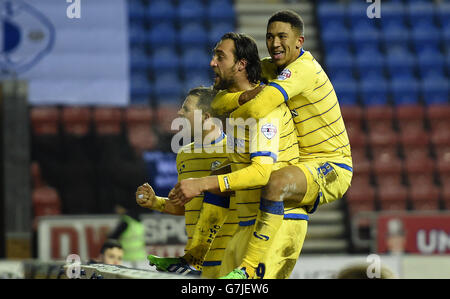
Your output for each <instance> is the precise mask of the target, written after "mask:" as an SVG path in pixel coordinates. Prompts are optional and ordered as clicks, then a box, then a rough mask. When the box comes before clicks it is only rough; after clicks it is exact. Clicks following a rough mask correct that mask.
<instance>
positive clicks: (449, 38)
mask: <svg viewBox="0 0 450 299" xmlns="http://www.w3.org/2000/svg"><path fill="white" fill-rule="evenodd" d="M441 41H442V42H443V44H444V47H445V49H446V51H447V53H449V52H450V23H449V24H447V25H445V26H444V27H442V30H441Z"/></svg>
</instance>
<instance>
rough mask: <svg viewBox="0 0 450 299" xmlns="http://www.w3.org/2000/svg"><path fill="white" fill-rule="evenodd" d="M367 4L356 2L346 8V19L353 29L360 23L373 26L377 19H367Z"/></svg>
mask: <svg viewBox="0 0 450 299" xmlns="http://www.w3.org/2000/svg"><path fill="white" fill-rule="evenodd" d="M367 8H368V4H366V3H361V2H356V3H353V2H352V3H350V4H349V5H348V8H347V17H348V19H349V21H350V24H351V26H352V27H353V28H355V26H358V25H357V24H360V23H367V24H375V23H376V21H377V19H369V18H368V17H367Z"/></svg>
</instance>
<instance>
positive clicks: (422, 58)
mask: <svg viewBox="0 0 450 299" xmlns="http://www.w3.org/2000/svg"><path fill="white" fill-rule="evenodd" d="M417 64H418V67H419V74H420V76H421V77H428V76H429V75H430V74H432V75H441V76H442V75H444V66H445V59H444V56H443V55H442V54H441V52H440V51H438V50H432V49H430V48H425V49H424V50H421V51H419V52H418V53H417Z"/></svg>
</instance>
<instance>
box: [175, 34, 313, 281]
mask: <svg viewBox="0 0 450 299" xmlns="http://www.w3.org/2000/svg"><path fill="white" fill-rule="evenodd" d="M259 66H260V61H259V56H258V51H257V47H256V44H255V42H254V41H253V39H251V38H249V37H247V36H246V35H243V34H236V33H229V34H226V35H224V36H223V37H222V39H221V41H220V42H219V43H218V44H217V46H216V48H215V49H214V55H213V59H212V60H211V67H212V68H213V70H214V72H215V74H216V80H215V86H220V88H225V89H227V91H231V92H232V91H238V90H250V89H252V88H254V87H255V86H257V84H256V82H255V81H254V80H252V81H250V80H251V78H250V77H249V76H250V74H252V73H251V72H249V71H247V69H249V68H252V67H258V68H259ZM258 79H259V77H258ZM243 82H244V83H246V85H247V89H242V88H239V86H238V84H242V83H243ZM248 83H251V84H248ZM248 120H249V119H245V121H244V120H242V121H243V122H241V123H240V121H239V120H237V119H231V120H230V123H231V124H233V125H234V126H233V130H232V131H229V130H228V129H227V134H228V142H227V143H228V145H227V146H228V147H227V149H230V150H231V153H230V155H229V157H228V159H229V160H230V161H231V168H232V172H231V173H228V174H223V175H217V176H209V177H204V178H200V179H188V180H182V181H180V182H179V183H178V184H177V185H176V186H175V188H174V189H173V190H172V191H171V194H170V195H169V197H170V198H171V199H172V200H173V202H174V203H179V204H184V203H185V202H187V201H189V200H190V198H192V197H194V196H197V195H198V194H201V193H202V192H205V191H210V192H227V191H230V190H234V191H236V206H237V210H238V218H239V228H238V230H237V232H236V233H235V235H234V236H233V238H232V239H231V241H230V242H229V243H228V247H227V249H226V251H225V254H224V260H223V262H222V267H221V273H222V274H223V275H225V274H228V273H229V272H231V271H232V270H233V269H235V268H237V269H236V270H235V271H233V272H232V273H231V274H230V275H228V276H226V277H225V278H248V277H250V278H254V277H259V278H263V277H265V278H287V277H288V276H289V275H290V273H291V271H292V269H293V266H294V265H295V262H296V260H297V259H298V255H299V254H300V250H301V247H302V245H303V240H304V237H305V235H306V226H307V222H306V221H304V220H307V219H308V216H307V215H306V211H305V210H304V209H303V208H302V207H300V206H299V205H298V203H286V204H285V203H283V201H282V200H276V201H272V200H268V199H266V198H264V197H261V187H263V186H264V185H265V184H266V183H267V181H268V179H269V177H270V173H271V172H272V170H274V169H278V168H281V167H284V166H287V165H292V163H295V162H297V159H298V146H297V139H296V134H295V132H296V131H295V127H294V124H293V121H292V117H291V115H290V111H289V109H288V108H287V106H286V105H285V104H283V103H281V104H280V105H278V107H276V108H275V109H274V110H273V111H271V112H270V113H268V114H267V115H266V117H265V118H264V119H262V120H260V121H258V122H254V123H252V122H251V119H250V122H249V123H250V124H249V126H248V127H247V126H245V123H246V122H247V121H248ZM243 124H244V125H243ZM227 128H228V127H227ZM212 208H213V207H212ZM215 209H216V210H217V209H219V208H218V207H217V208H215ZM217 214H218V213H215V212H214V211H210V210H207V209H203V210H202V212H201V215H200V219H199V225H197V227H200V228H202V229H203V231H206V232H208V231H209V229H210V228H211V227H214V225H215V222H214V221H216V220H217V219H216V217H211V216H210V215H217ZM201 219H206V220H205V221H204V222H200V220H201ZM207 219H210V221H209V222H207ZM211 219H212V220H211ZM299 220H301V221H299ZM294 232H295V233H294ZM202 238H203V239H205V238H206V239H207V238H209V236H208V234H207V233H205V234H203V235H202ZM203 243H204V241H203ZM191 251H192V250H191ZM188 254H191V252H188ZM192 255H193V256H195V252H194V254H192Z"/></svg>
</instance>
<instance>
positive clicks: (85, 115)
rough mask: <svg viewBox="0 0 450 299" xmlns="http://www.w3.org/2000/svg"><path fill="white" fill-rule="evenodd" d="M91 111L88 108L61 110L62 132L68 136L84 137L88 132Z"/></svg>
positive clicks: (71, 107) (74, 107) (75, 107)
mask: <svg viewBox="0 0 450 299" xmlns="http://www.w3.org/2000/svg"><path fill="white" fill-rule="evenodd" d="M91 121H92V110H91V108H90V107H82V106H79V107H77V106H66V107H63V108H62V124H63V128H64V132H65V133H66V134H69V135H76V136H85V135H87V134H88V133H89V131H90V126H91Z"/></svg>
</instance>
